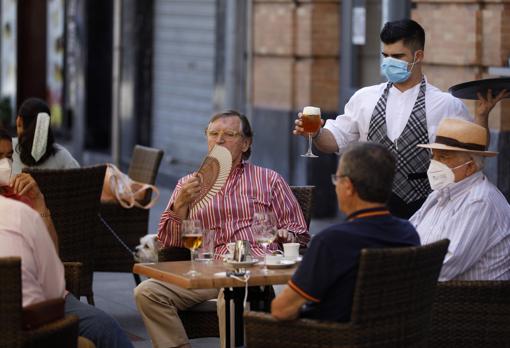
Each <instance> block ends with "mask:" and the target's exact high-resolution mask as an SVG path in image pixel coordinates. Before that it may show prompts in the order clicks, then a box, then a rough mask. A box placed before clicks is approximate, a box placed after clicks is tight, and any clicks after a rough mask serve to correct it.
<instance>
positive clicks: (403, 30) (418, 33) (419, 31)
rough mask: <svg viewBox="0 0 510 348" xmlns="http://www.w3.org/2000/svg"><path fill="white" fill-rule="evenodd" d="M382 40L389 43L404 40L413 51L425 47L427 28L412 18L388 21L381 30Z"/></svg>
mask: <svg viewBox="0 0 510 348" xmlns="http://www.w3.org/2000/svg"><path fill="white" fill-rule="evenodd" d="M380 37H381V41H382V42H383V43H385V44H387V45H389V44H393V43H395V42H397V41H400V40H403V41H404V45H405V46H406V47H408V48H410V49H411V50H412V51H413V52H416V51H417V50H423V49H424V48H425V30H423V28H422V27H421V25H419V24H418V23H416V22H415V21H413V20H412V19H401V20H398V21H393V22H386V24H384V27H383V28H382V30H381V35H380Z"/></svg>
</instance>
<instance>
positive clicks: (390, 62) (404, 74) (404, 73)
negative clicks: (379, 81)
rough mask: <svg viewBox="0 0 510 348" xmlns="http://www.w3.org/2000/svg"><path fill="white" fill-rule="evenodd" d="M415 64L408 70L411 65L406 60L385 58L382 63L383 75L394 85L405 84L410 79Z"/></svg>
mask: <svg viewBox="0 0 510 348" xmlns="http://www.w3.org/2000/svg"><path fill="white" fill-rule="evenodd" d="M414 63H415V62H414V61H413V62H412V67H411V70H407V66H408V65H409V63H408V62H406V61H405V60H400V59H396V58H392V57H385V58H384V59H383V61H382V63H381V73H382V74H383V75H384V76H386V78H387V79H388V81H390V82H392V83H400V82H404V81H407V80H408V79H409V76H411V71H412V70H413V67H414Z"/></svg>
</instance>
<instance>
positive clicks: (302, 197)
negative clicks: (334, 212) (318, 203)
mask: <svg viewBox="0 0 510 348" xmlns="http://www.w3.org/2000/svg"><path fill="white" fill-rule="evenodd" d="M290 189H291V190H292V193H293V194H294V196H296V199H297V201H298V203H299V207H300V208H301V211H302V212H303V216H304V217H305V221H306V227H310V221H311V220H312V210H313V191H314V189H315V186H291V187H290Z"/></svg>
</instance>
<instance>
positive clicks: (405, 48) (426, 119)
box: [293, 19, 507, 218]
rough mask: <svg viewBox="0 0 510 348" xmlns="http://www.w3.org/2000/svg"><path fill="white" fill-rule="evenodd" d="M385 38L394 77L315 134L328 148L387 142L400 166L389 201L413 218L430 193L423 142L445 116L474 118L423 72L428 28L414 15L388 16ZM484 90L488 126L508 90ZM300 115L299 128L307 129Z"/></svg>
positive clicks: (387, 67) (481, 117) (385, 68)
mask: <svg viewBox="0 0 510 348" xmlns="http://www.w3.org/2000/svg"><path fill="white" fill-rule="evenodd" d="M380 38H381V41H382V43H383V49H382V56H383V60H382V63H381V72H382V74H383V75H384V76H386V78H387V79H388V82H386V83H381V84H378V85H375V86H370V87H365V88H362V89H360V90H358V91H357V92H356V93H355V94H354V95H353V96H352V97H351V99H350V100H349V102H348V103H347V104H346V105H345V110H344V114H343V115H339V116H338V117H337V118H336V119H331V120H327V122H326V125H325V126H324V127H323V128H321V129H319V131H318V132H317V133H315V134H314V135H313V141H314V144H315V146H316V147H317V148H318V149H319V150H321V151H322V152H325V153H333V152H341V149H342V148H343V147H345V146H346V145H348V144H349V143H352V142H356V141H372V142H376V143H381V144H383V145H385V146H387V147H388V148H389V149H390V150H391V152H392V153H393V154H394V155H395V156H396V158H397V171H396V175H395V180H394V182H393V190H392V194H391V197H390V201H389V202H388V205H389V208H390V210H391V212H392V214H394V215H396V216H399V217H402V218H409V217H411V215H413V213H414V212H415V211H416V210H418V209H419V208H420V207H421V205H422V203H423V202H424V201H425V199H426V198H427V196H428V194H429V193H430V186H429V183H428V180H427V175H426V172H427V168H428V166H429V162H430V152H429V151H428V150H427V149H423V148H418V147H417V146H416V145H418V144H421V143H429V142H433V140H434V138H435V130H436V128H437V125H438V124H439V122H440V121H441V119H442V118H443V117H458V118H463V119H466V120H468V121H473V118H472V116H471V115H470V114H469V113H468V110H467V109H466V106H465V105H464V103H463V102H462V101H461V100H459V99H457V98H455V97H453V96H452V95H451V94H448V93H444V92H442V91H441V90H439V89H438V88H437V87H434V86H432V85H431V84H429V83H428V82H427V79H426V77H425V76H424V75H423V73H422V62H423V58H424V47H425V31H424V30H423V28H422V27H421V26H420V25H419V24H418V23H416V22H415V21H413V20H411V19H404V20H399V21H394V22H387V23H386V24H385V25H384V27H383V29H382V31H381V34H380ZM491 93H492V92H491V91H490V90H489V91H488V93H487V94H488V98H487V99H485V98H483V97H482V96H480V95H479V101H478V105H477V115H476V117H475V120H474V121H475V122H476V123H477V124H479V125H481V126H483V127H485V128H487V127H488V115H489V111H490V110H491V109H492V108H493V107H494V105H495V104H496V103H497V102H498V101H499V100H501V99H502V98H504V97H506V96H507V93H506V92H505V91H503V92H501V93H500V94H499V95H498V96H496V97H495V98H492V94H491ZM300 117H301V114H299V118H298V119H297V120H296V121H295V128H294V132H293V133H294V134H295V135H305V133H304V132H303V128H302V123H301V120H300Z"/></svg>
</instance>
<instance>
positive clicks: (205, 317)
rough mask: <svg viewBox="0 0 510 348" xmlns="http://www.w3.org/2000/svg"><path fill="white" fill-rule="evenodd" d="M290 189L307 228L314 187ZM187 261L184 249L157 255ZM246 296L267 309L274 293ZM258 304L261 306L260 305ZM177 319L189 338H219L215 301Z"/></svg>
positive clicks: (254, 290) (253, 290) (256, 292)
mask: <svg viewBox="0 0 510 348" xmlns="http://www.w3.org/2000/svg"><path fill="white" fill-rule="evenodd" d="M290 188H291V190H292V193H294V195H295V196H296V199H297V201H298V203H299V206H300V208H301V211H302V212H303V215H304V217H305V221H306V225H307V227H309V226H310V220H311V216H312V207H313V190H314V188H315V186H291V187H290ZM189 259H190V253H189V250H188V249H184V248H175V247H170V248H164V249H161V250H160V251H159V253H158V260H159V262H163V261H183V260H189ZM248 296H249V300H250V303H251V304H254V303H255V302H258V303H259V306H260V307H266V309H267V306H268V305H269V301H270V300H271V299H272V298H273V297H274V292H273V291H272V288H271V287H267V288H266V289H264V291H260V288H259V287H253V288H250V292H249V295H248ZM260 302H262V303H263V304H262V305H260ZM264 304H265V306H264ZM260 307H259V308H260ZM252 308H253V306H252ZM179 317H180V318H181V321H182V324H183V326H184V328H185V329H186V333H187V335H188V337H189V338H200V337H218V336H219V328H218V316H217V314H216V300H211V301H206V302H204V303H202V304H199V305H197V306H195V307H193V308H190V309H188V310H186V311H179Z"/></svg>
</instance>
